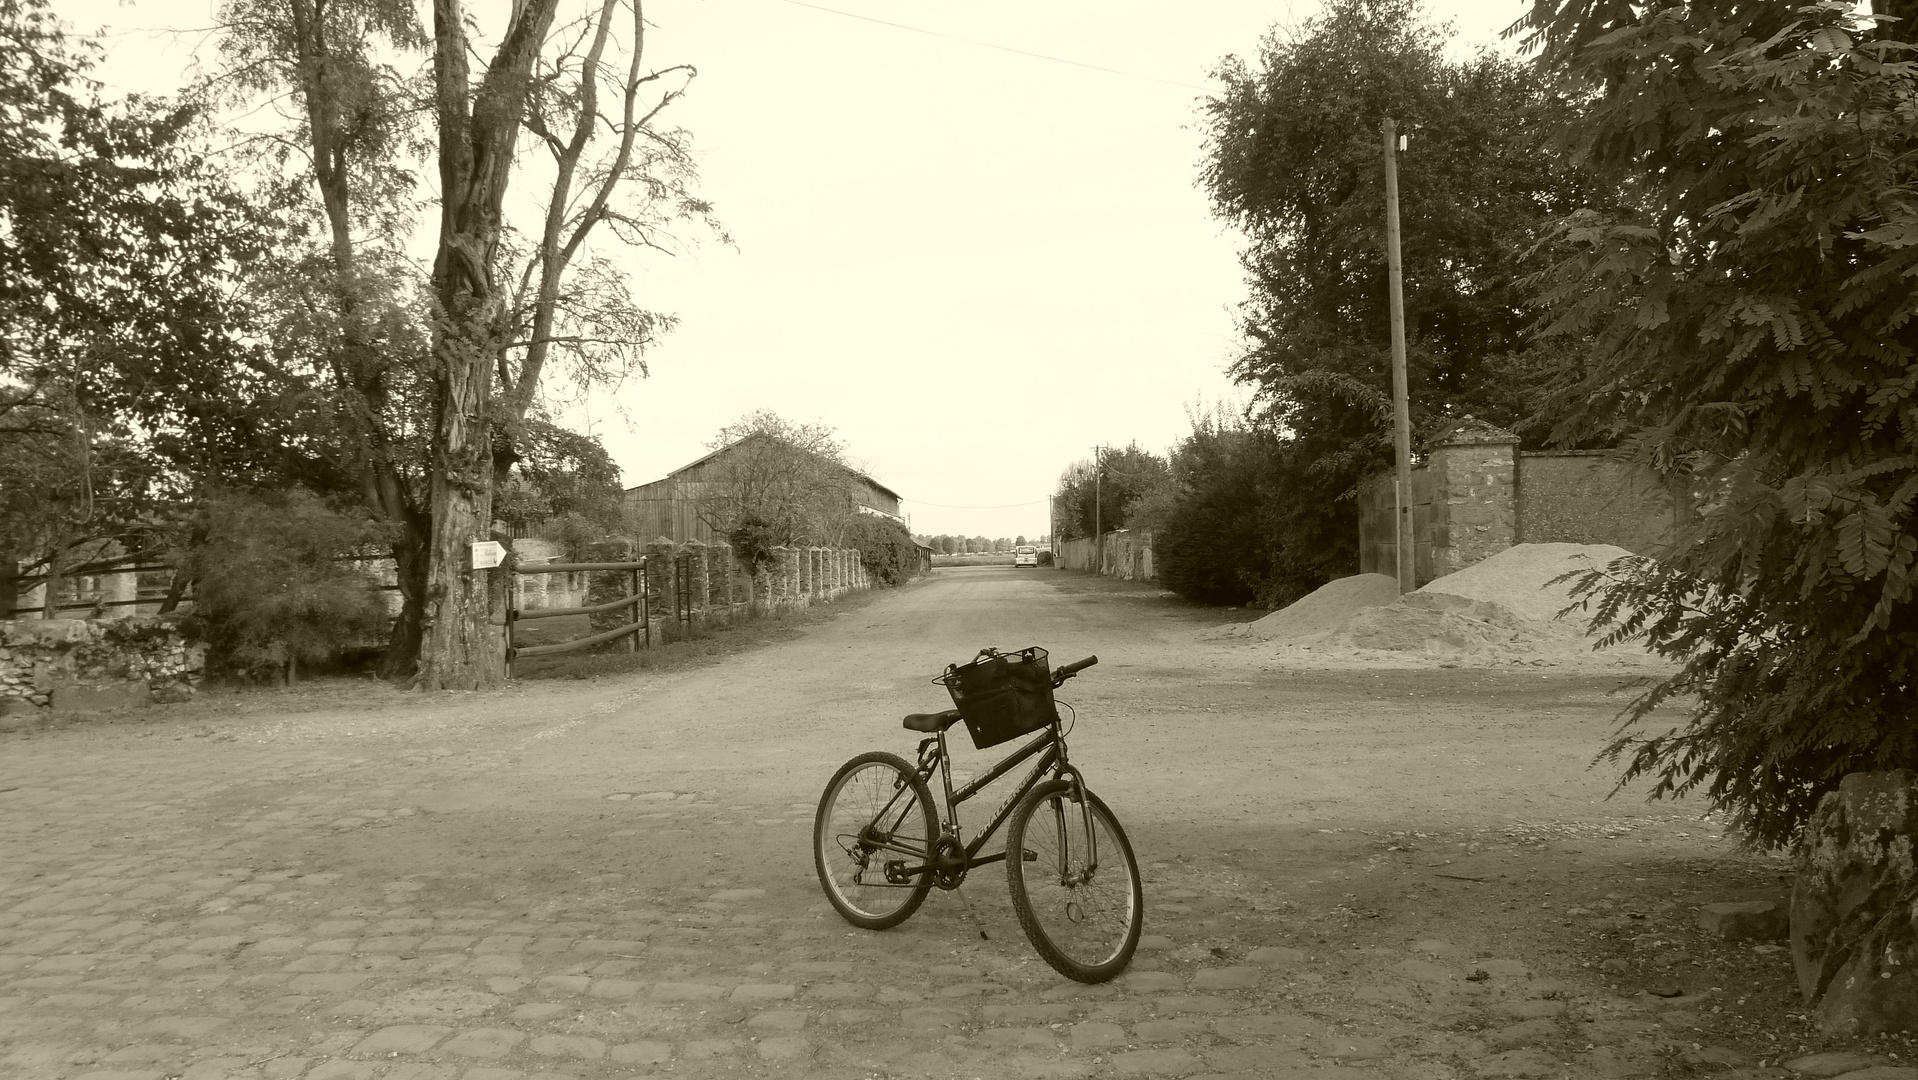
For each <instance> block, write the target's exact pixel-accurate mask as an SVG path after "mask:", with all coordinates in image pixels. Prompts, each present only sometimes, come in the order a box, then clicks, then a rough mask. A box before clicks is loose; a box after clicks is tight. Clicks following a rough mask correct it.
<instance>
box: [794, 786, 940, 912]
mask: <svg viewBox="0 0 1918 1080" xmlns="http://www.w3.org/2000/svg"><path fill="white" fill-rule="evenodd" d="M938 837H939V815H938V812H937V811H936V810H934V809H933V805H932V793H931V792H930V791H927V790H926V783H925V781H924V780H921V779H920V778H919V774H918V773H917V772H915V771H914V770H913V768H912V766H910V765H908V764H906V761H905V759H904V758H901V757H899V756H898V755H896V754H888V753H885V752H884V751H879V750H875V751H873V752H872V753H869V754H861V755H859V756H858V757H856V758H853V759H852V760H851V761H848V762H846V763H845V764H844V765H842V766H840V767H839V771H838V772H837V773H834V774H833V778H832V780H831V781H830V782H829V783H827V784H826V793H825V794H824V795H822V796H820V798H819V813H818V815H817V816H816V817H814V818H813V840H812V848H813V868H814V869H815V870H817V871H818V872H819V884H820V887H822V888H823V889H825V890H826V899H827V900H830V901H831V902H832V906H833V907H834V909H836V910H837V911H838V912H839V914H840V915H842V916H844V917H845V919H846V921H847V922H849V923H852V924H853V925H854V926H860V927H864V928H865V929H867V930H884V929H887V928H888V927H893V926H897V925H899V924H900V923H902V922H905V921H906V919H908V918H910V917H911V915H912V913H913V912H915V911H917V910H919V905H920V904H922V903H924V902H925V899H926V894H927V893H928V892H931V891H932V873H931V872H930V871H929V870H928V869H927V868H926V866H927V863H928V861H929V860H930V859H931V857H932V844H933V841H934V840H937V839H938Z"/></svg>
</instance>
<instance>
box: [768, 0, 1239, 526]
mask: <svg viewBox="0 0 1918 1080" xmlns="http://www.w3.org/2000/svg"><path fill="white" fill-rule="evenodd" d="M782 2H783V3H787V4H791V5H793V6H794V7H803V8H811V9H813V10H814V11H824V12H826V13H827V14H830V15H844V16H845V17H846V18H848V19H860V20H863V21H865V22H870V23H878V24H879V25H881V26H890V27H892V28H894V29H895V30H910V31H912V32H913V33H915V34H925V35H926V36H928V37H936V38H945V39H946V40H947V41H960V42H964V43H965V44H967V45H977V46H979V47H980V48H982V49H997V50H999V51H1000V52H1009V53H1012V54H1014V55H1016V56H1029V57H1031V58H1032V59H1034V60H1050V61H1051V62H1053V63H1055V64H1069V65H1071V66H1072V67H1078V68H1085V69H1087V70H1089V71H1103V72H1105V73H1106V74H1107V75H1123V76H1125V77H1126V78H1128V79H1144V80H1145V81H1147V82H1155V83H1164V84H1165V85H1167V86H1182V87H1184V88H1185V89H1187V90H1198V91H1201V92H1203V93H1208V94H1209V93H1211V92H1212V88H1211V87H1209V86H1194V85H1192V84H1191V83H1182V82H1179V81H1177V80H1174V79H1161V78H1159V77H1158V76H1157V75H1141V74H1139V73H1138V72H1136V71H1121V70H1120V69H1118V68H1109V67H1100V66H1099V65H1097V64H1087V63H1082V62H1081V61H1078V60H1067V59H1065V58H1064V57H1061V56H1047V55H1046V54H1045V53H1036V52H1027V51H1026V50H1024V49H1015V48H1013V47H1012V46H1010V45H996V44H994V43H992V42H990V41H980V40H979V39H978V38H969V37H960V36H959V35H957V34H947V33H944V32H942V31H938V30H928V29H926V28H925V27H923V26H907V25H906V24H905V23H896V22H889V21H887V20H885V19H876V18H874V17H872V16H871V15H860V14H856V13H854V12H851V11H840V10H839V9H838V8H829V7H822V6H820V5H818V4H808V3H806V0H782ZM957 509H990V508H989V507H976V508H975V507H958V508H957Z"/></svg>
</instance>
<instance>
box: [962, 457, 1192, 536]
mask: <svg viewBox="0 0 1918 1080" xmlns="http://www.w3.org/2000/svg"><path fill="white" fill-rule="evenodd" d="M1165 480H1166V464H1165V459H1164V458H1162V457H1160V456H1159V455H1157V454H1154V453H1152V452H1151V451H1149V450H1144V449H1141V448H1140V446H1139V444H1137V443H1133V444H1131V445H1129V446H1127V447H1125V448H1124V449H1119V450H1109V449H1104V448H1101V449H1100V450H1099V451H1098V452H1097V454H1096V455H1095V456H1094V459H1093V460H1092V461H1080V462H1074V463H1073V464H1072V465H1071V466H1069V467H1068V468H1067V469H1066V471H1065V472H1064V473H1063V474H1061V475H1060V477H1059V487H1058V489H1057V490H1056V491H1055V492H1054V493H1053V497H1052V506H1053V515H1054V518H1055V520H1054V521H1053V527H1054V528H1055V529H1057V530H1058V533H1059V539H1061V540H1075V539H1078V538H1079V537H1082V536H1092V535H1094V532H1095V530H1097V531H1103V532H1111V531H1112V530H1114V529H1123V528H1127V527H1128V522H1129V521H1130V520H1131V517H1130V515H1131V514H1132V510H1133V506H1134V504H1136V503H1137V502H1138V501H1139V500H1140V499H1141V498H1142V497H1144V496H1145V495H1146V494H1148V493H1149V492H1151V491H1153V490H1154V489H1155V488H1157V487H1159V486H1160V485H1162V484H1163V483H1165ZM981 539H982V540H983V539H984V538H983V537H981Z"/></svg>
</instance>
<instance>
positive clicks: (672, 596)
mask: <svg viewBox="0 0 1918 1080" xmlns="http://www.w3.org/2000/svg"><path fill="white" fill-rule="evenodd" d="M643 553H644V554H645V556H646V576H647V578H648V579H650V584H651V585H652V598H650V599H649V600H648V601H647V604H648V607H649V610H648V612H647V614H648V616H649V618H650V619H651V620H652V626H651V627H650V628H649V629H648V631H647V635H646V636H647V638H648V639H649V641H671V640H673V639H674V638H677V637H678V636H679V622H678V619H677V616H676V614H675V613H676V612H677V611H678V610H679V609H678V607H677V606H676V602H677V600H678V598H679V595H678V591H677V581H676V575H675V574H674V573H673V556H674V555H677V554H678V553H679V547H678V545H676V544H674V543H673V542H672V541H671V540H668V539H667V538H665V537H663V536H657V537H654V538H653V539H652V540H651V541H650V542H648V543H647V545H646V547H645V548H644V549H643Z"/></svg>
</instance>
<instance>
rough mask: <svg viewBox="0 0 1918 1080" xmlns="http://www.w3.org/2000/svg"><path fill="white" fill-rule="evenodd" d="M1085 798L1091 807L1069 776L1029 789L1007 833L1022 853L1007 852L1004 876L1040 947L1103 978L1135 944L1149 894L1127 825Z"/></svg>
mask: <svg viewBox="0 0 1918 1080" xmlns="http://www.w3.org/2000/svg"><path fill="white" fill-rule="evenodd" d="M1086 798H1087V800H1088V803H1087V804H1086V807H1087V809H1088V810H1089V813H1086V812H1082V810H1081V804H1080V803H1078V802H1075V801H1074V800H1073V798H1072V791H1071V786H1070V785H1069V784H1067V783H1065V782H1064V781H1055V782H1053V783H1050V784H1047V785H1045V786H1044V787H1041V788H1039V789H1037V790H1036V791H1034V792H1033V794H1032V795H1030V796H1028V797H1027V801H1026V805H1025V806H1024V807H1022V808H1021V810H1020V811H1019V812H1018V813H1016V814H1015V815H1014V818H1013V822H1012V827H1011V829H1010V830H1009V832H1008V834H1007V838H1006V844H1007V850H1008V851H1009V852H1020V853H1022V856H1015V857H1009V858H1008V859H1007V860H1006V876H1007V884H1008V886H1009V889H1010V892H1011V893H1012V904H1013V910H1014V912H1015V913H1016V914H1017V915H1018V916H1019V925H1020V926H1021V928H1023V929H1024V930H1025V932H1026V936H1027V938H1029V939H1031V941H1032V944H1033V947H1034V948H1035V949H1037V950H1038V951H1039V955H1040V956H1042V957H1044V958H1045V961H1046V962H1047V963H1048V964H1051V965H1052V967H1053V968H1054V969H1055V970H1057V971H1058V972H1059V973H1060V974H1062V975H1065V976H1066V977H1067V978H1071V979H1076V980H1078V981H1080V982H1104V981H1105V980H1107V979H1110V978H1112V977H1113V976H1115V975H1117V974H1119V972H1121V971H1124V970H1125V967H1126V965H1127V964H1128V963H1130V962H1131V960H1132V953H1133V951H1134V950H1135V949H1137V948H1138V945H1139V934H1140V931H1141V929H1142V927H1143V925H1144V894H1143V890H1142V888H1141V886H1140V882H1139V868H1138V864H1137V863H1136V861H1135V860H1134V859H1133V856H1132V845H1131V844H1130V843H1129V842H1128V841H1127V840H1126V836H1125V831H1124V830H1123V829H1121V828H1120V827H1119V823H1118V821H1117V819H1115V818H1114V817H1113V816H1112V811H1110V810H1108V809H1107V808H1106V805H1105V804H1104V803H1103V802H1101V801H1099V798H1098V797H1097V796H1095V795H1092V794H1091V793H1090V792H1088V793H1086ZM1088 819H1089V820H1090V823H1091V827H1092V837H1091V848H1090V850H1089V849H1088V845H1087V837H1086V824H1087V821H1088ZM1093 852H1096V866H1095V867H1093V868H1092V869H1091V871H1090V873H1089V874H1088V861H1089V860H1088V856H1089V854H1092V853H1093Z"/></svg>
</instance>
